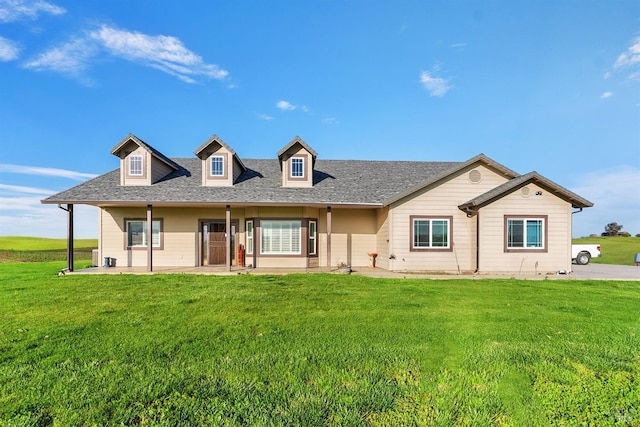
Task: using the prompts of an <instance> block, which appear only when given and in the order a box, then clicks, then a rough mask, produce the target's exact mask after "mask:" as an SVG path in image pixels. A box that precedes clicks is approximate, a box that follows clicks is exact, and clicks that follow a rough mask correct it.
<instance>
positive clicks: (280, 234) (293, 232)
mask: <svg viewBox="0 0 640 427" xmlns="http://www.w3.org/2000/svg"><path fill="white" fill-rule="evenodd" d="M301 228H302V221H300V220H263V221H260V253H261V254H262V255H300V254H301V253H302V251H301V233H300V230H301Z"/></svg>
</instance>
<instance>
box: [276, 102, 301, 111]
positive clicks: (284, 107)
mask: <svg viewBox="0 0 640 427" xmlns="http://www.w3.org/2000/svg"><path fill="white" fill-rule="evenodd" d="M276 107H278V108H279V109H281V110H282V111H293V110H295V109H296V108H298V107H297V106H295V105H293V104H292V103H290V102H289V101H284V100H282V101H278V102H276Z"/></svg>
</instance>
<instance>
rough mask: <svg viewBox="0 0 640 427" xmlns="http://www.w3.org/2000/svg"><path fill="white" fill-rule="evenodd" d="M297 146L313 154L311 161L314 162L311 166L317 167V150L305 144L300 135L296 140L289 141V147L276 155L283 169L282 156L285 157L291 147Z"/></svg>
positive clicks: (285, 147) (286, 146)
mask: <svg viewBox="0 0 640 427" xmlns="http://www.w3.org/2000/svg"><path fill="white" fill-rule="evenodd" d="M296 144H298V145H300V146H301V147H302V148H304V149H305V150H307V151H308V152H309V154H311V161H312V162H311V164H312V165H314V166H315V164H316V158H317V157H318V153H317V152H316V150H314V149H313V148H311V146H310V145H309V144H307V143H306V142H304V140H303V139H302V138H300V137H299V136H298V135H296V137H295V138H293V139H292V140H291V141H289V143H288V144H287V145H285V146H284V147H282V149H281V150H280V151H278V152H277V153H276V155H277V156H278V161H279V162H280V166H281V167H282V156H283V155H284V153H286V152H287V150H289V149H290V148H291V147H293V146H295V145H296Z"/></svg>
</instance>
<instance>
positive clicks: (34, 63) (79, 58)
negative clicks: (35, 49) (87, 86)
mask: <svg viewBox="0 0 640 427" xmlns="http://www.w3.org/2000/svg"><path fill="white" fill-rule="evenodd" d="M97 51H98V49H97V46H96V45H95V44H94V43H89V42H87V40H86V39H84V38H76V39H74V40H71V41H69V42H67V43H65V44H63V45H61V46H58V47H54V48H53V49H51V50H49V51H48V52H44V53H41V54H40V55H38V56H37V57H36V58H35V59H32V60H31V61H28V62H26V63H25V64H24V65H23V66H24V67H25V68H29V69H33V70H36V71H48V70H50V71H55V72H58V73H62V74H68V75H71V76H73V77H79V76H80V75H81V74H82V73H83V72H84V71H85V70H86V69H87V68H88V62H89V60H90V59H91V58H93V57H94V56H95V55H96V53H97Z"/></svg>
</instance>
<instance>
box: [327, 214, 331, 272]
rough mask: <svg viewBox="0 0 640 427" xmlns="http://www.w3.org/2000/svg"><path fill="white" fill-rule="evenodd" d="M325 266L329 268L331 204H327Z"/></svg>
mask: <svg viewBox="0 0 640 427" xmlns="http://www.w3.org/2000/svg"><path fill="white" fill-rule="evenodd" d="M327 267H329V268H331V206H327Z"/></svg>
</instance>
